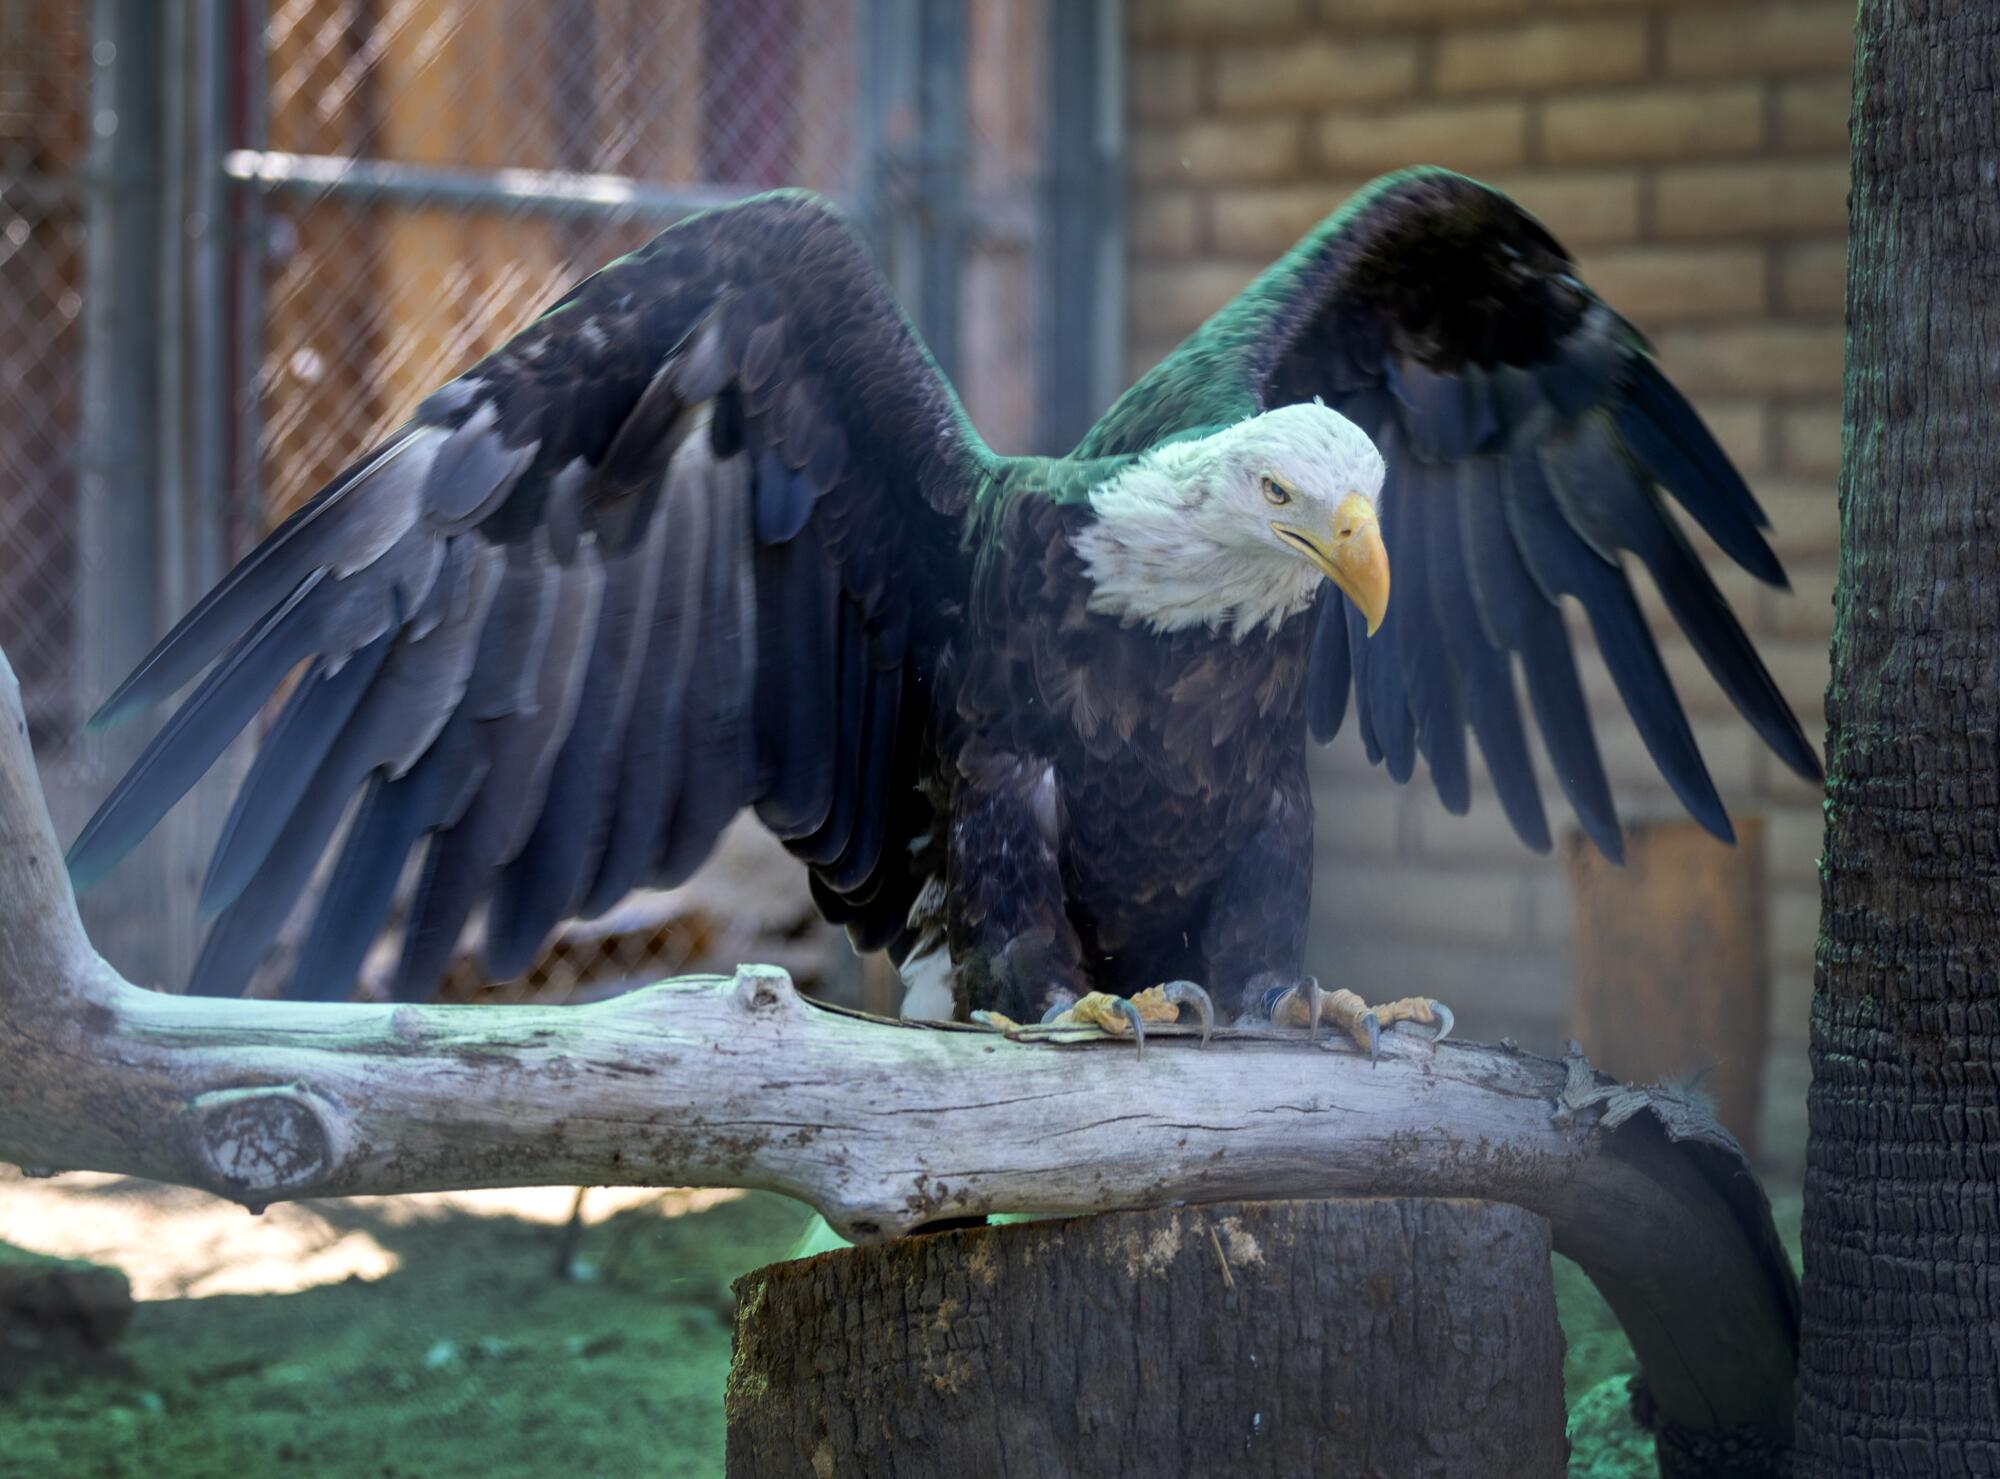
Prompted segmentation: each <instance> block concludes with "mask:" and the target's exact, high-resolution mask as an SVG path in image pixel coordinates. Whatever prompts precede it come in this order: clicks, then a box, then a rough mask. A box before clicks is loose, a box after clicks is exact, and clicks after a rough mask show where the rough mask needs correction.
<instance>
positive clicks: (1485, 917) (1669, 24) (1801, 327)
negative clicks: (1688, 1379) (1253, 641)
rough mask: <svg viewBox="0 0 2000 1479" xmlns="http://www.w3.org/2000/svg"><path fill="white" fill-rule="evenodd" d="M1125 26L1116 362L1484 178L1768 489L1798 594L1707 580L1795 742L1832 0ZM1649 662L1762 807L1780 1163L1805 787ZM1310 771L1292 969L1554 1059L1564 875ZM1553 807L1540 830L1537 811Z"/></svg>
mask: <svg viewBox="0 0 2000 1479" xmlns="http://www.w3.org/2000/svg"><path fill="white" fill-rule="evenodd" d="M1129 16H1130V30H1129V45H1130V53H1129V55H1130V64H1131V66H1130V73H1129V108H1130V115H1131V116H1130V127H1131V165H1130V168H1131V185H1130V188H1131V217H1130V220H1131V238H1130V240H1131V246H1130V250H1131V277H1130V286H1131V295H1130V304H1131V310H1130V311H1131V323H1130V333H1129V339H1128V342H1129V345H1130V358H1131V370H1132V372H1133V373H1134V374H1136V373H1138V372H1140V371H1141V370H1143V369H1145V368H1146V367H1147V366H1149V365H1151V364H1152V363H1154V362H1155V361H1156V360H1158V359H1159V358H1160V357H1161V356H1162V355H1164V354H1165V353H1166V352H1167V351H1169V350H1170V349H1171V348H1172V347H1173V345H1174V344H1175V343H1176V342H1177V341H1178V340H1179V339H1180V337H1181V336H1182V335H1183V334H1184V333H1186V332H1187V330H1189V329H1190V328H1192V327H1193V326H1194V325H1195V324H1196V323H1198V322H1199V321H1200V320H1201V318H1202V317H1204V316H1205V315H1206V314H1207V313H1209V312H1210V311H1212V310H1213V309H1215V308H1216V307H1218V306H1220V305H1221V304H1222V303H1224V302H1226V301H1227V300H1228V299H1229V297H1230V296H1231V295H1232V294H1234V293H1235V292H1236V290H1237V289H1238V288H1239V287H1241V286H1242V284H1243V283H1244V282H1245V281H1247V280H1248V278H1249V277H1250V276H1251V275H1252V274H1253V273H1254V272H1255V271H1257V270H1258V269H1259V268H1261V267H1262V266H1263V265H1264V264H1265V263H1266V262H1268V261H1269V260H1270V258H1271V257H1272V256H1274V255H1275V254H1277V253H1278V252H1280V251H1282V250H1284V249H1285V248H1286V247H1288V246H1289V245H1291V243H1292V242H1293V241H1294V240H1295V239H1296V238H1297V237H1298V236H1299V235H1300V234H1301V233H1302V232H1304V231H1305V230H1306V229H1307V228H1308V227H1309V226H1310V225H1311V224H1312V223H1313V222H1315V221H1316V220H1318V219H1319V217H1320V216H1321V215H1323V214H1324V213H1326V212H1327V211H1328V210H1330V209H1331V208H1332V207H1333V206H1334V205H1335V204H1336V203H1338V202H1339V201H1340V200H1342V199H1343V198H1345V196H1346V195H1347V194H1348V193H1349V192H1350V191H1352V190H1353V189H1354V188H1355V187H1356V186H1358V185H1359V184H1361V183H1362V182H1364V181H1365V180H1366V179H1368V178H1369V177H1371V176H1373V175H1375V174H1378V173H1381V172H1382V171H1385V170H1389V169H1394V168H1397V167H1399V166H1403V165H1408V164H1418V163H1430V164H1441V165H1448V166H1451V167H1454V168H1457V169H1461V170H1464V171H1466V172H1467V173H1469V174H1474V175H1476V176H1478V177H1479V178H1481V179H1484V180H1487V181H1489V182H1491V183H1492V184H1494V185H1496V186H1498V187H1499V188H1501V189H1503V190H1505V191H1507V192H1508V193H1509V194H1510V195H1512V196H1513V197H1514V198H1515V199H1517V200H1519V201H1520V202H1521V203H1522V204H1523V205H1525V206H1526V207H1527V208H1528V209H1530V210H1531V211H1533V212H1535V213H1536V214H1537V215H1539V216H1540V217H1541V218H1542V220H1543V221H1544V222H1546V223H1547V224H1548V226H1549V227H1550V228H1551V229H1552V230H1553V231H1554V232H1555V233H1556V235H1557V236H1558V237H1559V238H1560V239H1561V240H1562V241H1563V242H1564V243H1565V244H1566V245H1567V246H1569V247H1570V249H1571V250H1573V251H1574V252H1576V254H1577V255H1578V257H1579V259H1580V265H1581V269H1582V274H1583V276H1584V277H1585V278H1586V280H1588V281H1589V282H1590V283H1591V284H1592V285H1593V286H1594V287H1595V288H1597V289H1598V290H1599V291H1600V292H1601V293H1603V294H1604V296H1605V297H1606V298H1607V299H1609V300H1610V301H1611V302H1612V303H1613V304H1615V305H1616V306H1617V307H1618V308H1620V309H1621V310H1622V311H1624V312H1625V313H1626V314H1627V315H1628V316H1629V317H1631V318H1632V319H1633V320H1634V321H1635V322H1636V323H1637V324H1638V325H1639V327H1640V328H1641V329H1642V330H1644V331H1645V332H1646V333H1647V334H1648V335H1649V336H1650V337H1651V338H1652V340H1653V342H1654V344H1655V345H1656V347H1657V348H1658V350H1659V352H1660V354H1661V357H1662V359H1663V360H1664V362H1665V364H1666V367H1667V370H1668V372H1669V373H1670V374H1671V375H1672V376H1673V378H1674V380H1675V381H1676V382H1677V383H1678V384H1680V385H1681V386H1682V387H1683V389H1685V390H1686V391H1687V392H1688V393H1689V394H1690V395H1691V396H1692V397H1693V399H1694V401H1695V403H1696V405H1697V407H1698V408H1699V409H1700V411H1701V413H1702V415H1703V416H1704V417H1705V418H1706V419H1707V421H1708V423H1709V425H1710V427H1711V428H1712V429H1713V430H1714V432H1715V434H1716V436H1717V437H1718V438H1719V439H1720V440H1721V442H1722V443H1723V445H1724V446H1725V447H1726V448H1727V449H1728V451H1729V453H1730V454H1731V456H1732V457H1734V458H1735V460H1736V462H1737V464H1738V465H1739V466H1740V467H1741V468H1743V470H1744V471H1745V473H1746V475H1748V477H1749V478H1750V481H1751V483H1752V485H1753V487H1754V488H1755V489H1756V491H1757V493H1758V495H1759V497H1760V498H1761V499H1762V500H1763V503H1764V506H1765V508H1766V509H1767V510H1768V511H1769V513H1770V515H1771V517H1772V520H1773V522H1774V524H1775V525H1776V531H1775V537H1774V543H1775V545H1776V547H1777V549H1778V551H1779V553H1780V555H1781V556H1782V557H1783V559H1784V560H1785V564H1786V567H1787V569H1788V571H1789V572H1790V574H1791V578H1792V584H1793V590H1794V592H1795V594H1793V595H1791V596H1786V595H1784V594H1782V593H1779V592H1772V591H1766V590H1763V589H1761V588H1760V587H1758V586H1757V585H1756V584H1755V583H1754V582H1752V581H1750V580H1749V579H1748V578H1747V577H1744V576H1743V575H1741V574H1740V572H1737V571H1735V570H1734V569H1733V568H1729V567H1727V566H1726V562H1723V561H1721V560H1720V558H1719V557H1716V558H1715V559H1714V560H1712V562H1711V565H1712V568H1715V569H1716V570H1717V572H1718V579H1719V583H1720V584H1721V586H1722V589H1723V591H1724V593H1725V595H1727V597H1728V598H1729V600H1730V602H1731V603H1732V604H1733V605H1734V606H1735V607H1736V609H1737V610H1738V611H1739V612H1740V613H1742V614H1743V616H1744V618H1745V621H1746V624H1747V626H1748V627H1749V629H1750V631H1751V633H1752V634H1753V636H1754V637H1755V639H1756V641H1757V644H1758V647H1759V649H1760V650H1761V651H1762V652H1763V653H1764V655H1765V658H1766V660H1767V661H1768V662H1769V664H1770V666H1771V668H1772V670H1773V672H1774V673H1775V674H1776V675H1777V678H1778V681H1779V683H1780V684H1781V686H1782V687H1783V688H1784V690H1785V692H1786V693H1787V695H1788V696H1789V697H1790V698H1791V701H1792V703H1793V705H1794V706H1795V707H1796V708H1797V709H1798V711H1799V713H1800V715H1801V716H1802V718H1803V720H1804V722H1805V724H1806V727H1807V730H1808V732H1809V733H1812V734H1813V735H1814V736H1815V737H1817V736H1818V734H1819V733H1820V732H1821V729H1822V712H1823V695H1824V690H1825V686H1826V649H1827V638H1828V635H1829V631H1830V627H1831V617H1832V606H1831V601H1832V591H1833V572H1834V558H1835V551H1836V543H1837V538H1838V521H1837V513H1836V506H1835V496H1834V481H1835V474H1836V471H1837V469H1838V464H1839V457H1840V399H1839V397H1840V370H1841V342H1842V330H1841V294H1842V285H1843V272H1844V234H1845V228H1846V224H1847V205H1846V193H1847V105H1848V95H1849V61H1850V53H1851V45H1852V37H1851V31H1852V22H1853V6H1852V4H1851V3H1847V0H1791V3H1762V4H1715V3H1705V4H1695V3H1673V0H1665V3H1653V4H1646V3H1643V0H1641V3H1629V0H1132V4H1131V9H1130V12H1129ZM1697 543H1698V544H1699V543H1700V541H1699V540H1697ZM1709 552H1710V553H1711V554H1713V551H1712V550H1710V551H1709ZM1656 614H1657V612H1656ZM1662 650H1663V653H1664V655H1665V657H1666V660H1667V663H1668V667H1669V669H1670V671H1671V672H1672V673H1673V675H1674V679H1675V682H1676V684H1677V685H1678V687H1679V689H1680V692H1681V696H1682V699H1683V702H1684V703H1685V705H1686V706H1687V708H1688V710H1689V713H1690V715H1691V717H1692V722H1693V725H1694V728H1695V732H1696V736H1697V738H1698V739H1699V741H1700V742H1701V746H1702V750H1703V753H1704V754H1705V756H1706V757H1707V759H1708V763H1709V766H1710V769H1711V771H1712V773H1713V774H1714V776H1715V779H1716V784H1717V786H1718V788H1719V789H1720V790H1721V792H1722V794H1723V797H1724V800H1725V801H1726V802H1727V803H1728V804H1729V806H1730V807H1731V809H1732V810H1733V811H1739V812H1752V811H1755V812H1761V813H1763V814H1765V815H1766V816H1767V817H1768V818H1769V821H1770V827H1769V867H1768V877H1769V880H1770V886H1769V899H1768V906H1769V915H1768V919H1769V936H1770V942H1771V944H1770V948H1771V955H1772V960H1771V967H1772V974H1771V982H1772V1004H1771V1021H1770V1029H1771V1041H1772V1044H1773V1046H1772V1051H1771V1056H1770V1060H1769V1062H1768V1064H1767V1073H1766V1081H1765V1082H1766V1093H1765V1101H1766V1110H1765V1121H1764V1126H1763V1128H1764V1136H1763V1138H1764V1140H1765V1143H1766V1145H1767V1147H1768V1149H1769V1150H1770V1151H1771V1152H1772V1153H1774V1154H1775V1155H1776V1157H1777V1158H1778V1159H1780V1160H1783V1159H1786V1158H1788V1157H1790V1156H1795V1155H1796V1154H1797V1153H1798V1149H1799V1147H1800V1146H1801V1145H1802V1143H1803V1108H1802V1106H1803V1101H1804V1082H1805V1066H1804V1062H1805V1058H1804V1044H1805V1039H1806V1009H1807V1001H1808V997H1809V994H1810V991H1811V974H1812V971H1811V965H1812V948H1813V935H1814V931H1815V929H1816V926H1817V919H1818V891H1817V885H1816V882H1815V877H1816V875H1815V871H1814V869H1815V864H1814V859H1815V856H1816V854H1817V850H1818V846H1819V838H1820V821H1819V796H1818V793H1817V790H1816V788H1810V787H1807V786H1805V785H1803V784H1801V783H1800V782H1798V781H1797V780H1796V779H1795V778H1793V777H1792V776H1790V775H1789V773H1787V772H1785V771H1784V770H1783V768H1782V767H1781V766H1779V765H1778V764H1777V763H1776V762H1775V761H1773V760H1772V759H1771V758H1770V756H1769V755H1767V754H1766V753H1765V752H1764V751H1763V749H1762V747H1761V746H1760V745H1759V744H1758V743H1757V742H1756V740H1755V739H1754V738H1753V737H1752V735H1751V734H1750V731H1749V729H1748V728H1747V727H1746V726H1745V725H1744V724H1743V723H1742V722H1741V721H1740V720H1739V719H1738V718H1737V717H1736V715H1735V714H1734V712H1733V711H1732V710H1731V709H1730V708H1729V705H1728V703H1727V701H1726V700H1725V699H1723V698H1722V696H1721V694H1720V693H1719V691H1718V690H1717V689H1716V688H1715V686H1714V684H1713V683H1712V682H1711V681H1710V680H1709V679H1708V677H1707V675H1706V673H1705V672H1703V671H1702V669H1701V666H1700V663H1699V661H1698V660H1696V659H1695V658H1694V656H1693V654H1692V653H1691V652H1690V651H1689V650H1688V648H1687V645H1686V644H1685V642H1683V641H1681V640H1679V638H1678V635H1677V634H1676V635H1675V636H1674V638H1673V639H1672V640H1671V641H1669V640H1666V639H1665V638H1664V637H1663V640H1662ZM1593 674H1594V680H1593V676H1592V675H1593ZM1586 681H1587V682H1594V686H1593V687H1592V692H1593V695H1594V697H1595V700H1596V704H1597V712H1598V718H1597V723H1598V736H1599V741H1600V744H1601V745H1602V747H1603V750H1604V753H1605V761H1606V766H1607V769H1608V770H1609V771H1610V773H1611V776H1612V779H1613V782H1614V784H1615V785H1616V787H1617V791H1618V794H1619V798H1620V802H1621V806H1622V807H1623V809H1624V810H1625V811H1626V812H1627V814H1628V815H1644V814H1647V813H1649V812H1665V811H1667V810H1669V809H1670V807H1671V805H1672V803H1671V799H1670V798H1669V797H1668V796H1667V795H1666V792H1665V790H1664V787H1663V786H1662V785H1661V783H1660V782H1659V780H1658V779H1657V777H1656V775H1655V773H1654V771H1653V768H1652V765H1651V763H1650V761H1649V760H1648V759H1647V758H1646V756H1645V753H1644V751H1643V749H1642V747H1641V746H1640V744H1639V741H1638V737H1637V735H1636V733H1635V732H1634V730H1633V727H1632V724H1631V722H1630V721H1629V720H1628V719H1627V718H1626V717H1625V715H1624V714H1623V712H1622V710H1621V709H1619V708H1618V707H1617V706H1616V704H1615V701H1614V700H1613V699H1612V696H1611V693H1610V686H1609V682H1608V680H1606V679H1605V678H1604V675H1603V673H1602V670H1601V669H1599V668H1597V667H1596V665H1595V662H1594V659H1593V660H1591V662H1590V663H1589V664H1588V665H1587V668H1586ZM1319 772H1320V786H1319V809H1320V826H1319V847H1320V856H1319V867H1318V876H1317V884H1316V892H1317V898H1316V900H1315V919H1316V929H1317V931H1318V937H1317V941H1316V945H1315V957H1314V958H1315V960H1316V962H1318V963H1319V967H1320V969H1322V970H1325V971H1337V972H1342V973H1345V975H1346V977H1347V978H1349V979H1353V980H1363V979H1368V978H1371V977H1372V978H1373V979H1374V980H1376V981H1378V982H1381V983H1385V984H1390V985H1393V986H1394V987H1395V989H1397V990H1399V991H1400V990H1404V989H1407V990H1425V991H1432V992H1434V993H1435V994H1439V995H1447V996H1449V997H1450V998H1451V999H1452V1000H1453V1001H1454V1003H1455V1004H1456V1005H1457V1006H1459V1007H1461V1008H1463V1009H1464V1010H1463V1012H1462V1015H1463V1017H1464V1018H1465V1019H1466V1020H1467V1022H1468V1025H1469V1027H1470V1028H1471V1029H1472V1030H1473V1031H1474V1032H1476V1033H1480V1034H1482V1035H1484V1034H1497V1033H1500V1032H1512V1033H1514V1034H1515V1035H1517V1036H1519V1037H1521V1038H1522V1039H1523V1041H1526V1042H1530V1043H1538V1044H1551V1043H1556V1042H1560V1041H1561V1040H1562V1038H1563V1037H1564V1036H1565V1035H1566V1028H1567V1016H1568V995H1569V966H1568V947H1569V936H1570V929H1571V919H1570V901H1569V889H1568V882H1567V876H1566V873H1565V870H1564V867H1563V864H1562V862H1561V861H1560V858H1559V857H1558V858H1552V859H1539V858H1535V857H1533V856H1532V855H1531V854H1529V853H1527V852H1526V851H1525V850H1524V849H1523V848H1521V847H1520V846H1519V844H1518V843H1517V842H1516V841H1515V840H1514V838H1513V836H1512V834H1511V833H1510V832H1509V831H1508V829H1507V826H1506V823H1505V821H1504V820H1503V819H1502V818H1501V816H1500V815H1499V812H1498V809H1497V807H1496V805H1495V804H1494V802H1493V800H1492V797H1491V794H1490V792H1486V793H1482V794H1476V796H1475V800H1474V805H1473V812H1472V815H1470V816H1469V817H1465V818H1456V817H1451V816H1449V815H1447V814H1446V813H1445V812H1444V810H1443V809H1442V808H1441V807H1440V806H1439V805H1438V803H1437V799H1436V797H1435V795H1434V794H1433V793H1432V792H1431V791H1430V789H1429V787H1428V784H1427V782H1425V781H1424V780H1422V779H1421V778H1420V779H1419V780H1417V781H1416V782H1414V783H1413V784H1412V785H1410V786H1409V787H1405V788H1398V787H1396V786H1395V785H1394V784H1393V783H1391V782H1390V781H1388V780H1387V779H1386V777H1384V776H1383V775H1381V774H1380V773H1379V772H1376V771H1372V770H1370V768H1369V767H1368V766H1367V764H1366V762H1365V760H1364V759H1363V757H1362V755H1361V753H1360V747H1359V745H1358V743H1355V742H1353V736H1352V726H1349V732H1348V733H1347V734H1346V735H1343V737H1342V739H1341V740H1340V741H1338V742H1336V744H1335V745H1334V746H1333V747H1332V748H1331V749H1330V750H1329V751H1327V752H1325V753H1324V754H1322V755H1321V756H1320V757H1319ZM1551 817H1552V819H1554V818H1557V817H1562V818H1565V819H1566V818H1567V812H1566V809H1565V808H1564V807H1563V806H1562V804H1561V802H1560V800H1559V799H1557V800H1555V801H1554V803H1553V804H1552V806H1551ZM1336 922H1339V923H1340V924H1341V925H1342V926H1343V927H1342V928H1341V929H1339V930H1336V929H1335V928H1334V926H1335V924H1336Z"/></svg>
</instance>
